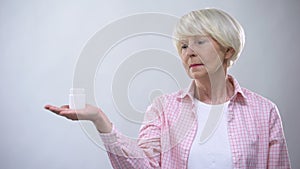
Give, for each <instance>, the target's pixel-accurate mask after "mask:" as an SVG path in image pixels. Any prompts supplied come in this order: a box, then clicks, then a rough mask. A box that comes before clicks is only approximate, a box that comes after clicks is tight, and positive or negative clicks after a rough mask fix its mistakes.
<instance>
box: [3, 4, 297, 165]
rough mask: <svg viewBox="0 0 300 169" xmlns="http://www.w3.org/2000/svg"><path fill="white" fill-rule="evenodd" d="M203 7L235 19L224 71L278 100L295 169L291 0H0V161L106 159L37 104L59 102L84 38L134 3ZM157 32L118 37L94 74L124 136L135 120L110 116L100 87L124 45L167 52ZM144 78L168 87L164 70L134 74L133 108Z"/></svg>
mask: <svg viewBox="0 0 300 169" xmlns="http://www.w3.org/2000/svg"><path fill="white" fill-rule="evenodd" d="M205 7H216V8H221V9H224V10H225V11H227V12H229V13H230V14H232V15H233V16H234V17H235V18H237V19H238V20H239V21H240V23H241V24H242V25H243V27H244V29H245V32H246V46H245V49H244V51H243V53H242V55H241V57H240V59H239V60H238V62H237V63H236V64H235V65H234V66H233V68H232V69H231V70H230V73H231V74H233V75H234V76H235V77H236V78H237V79H238V80H239V82H240V84H241V85H242V86H244V87H246V88H248V89H250V90H253V91H255V92H257V93H259V94H261V95H263V96H265V97H267V98H269V99H271V100H272V101H273V102H275V103H276V104H277V106H278V107H279V110H280V114H281V117H282V121H283V125H284V131H285V136H286V139H287V144H288V148H289V154H290V158H291V162H292V167H293V168H300V161H299V158H300V146H299V145H298V144H299V142H300V136H299V128H300V123H299V119H300V115H299V108H298V106H299V103H300V102H299V99H298V97H299V95H300V92H299V90H298V87H299V86H300V81H299V75H298V73H299V63H300V57H299V53H300V47H299V45H300V43H299V38H300V34H299V30H300V20H299V17H300V1H297V0H289V1H280V0H265V1H259V0H251V1H250V0H247V1H234V0H222V1H221V0H219V1H218V0H190V1H172V0H164V1H158V0H151V1H150V0H146V1H137V0H134V1H123V0H111V1H101V0H99V1H96V0H93V1H83V0H82V1H80V0H72V1H71V0H65V1H58V0H51V1H50V0H43V1H37V0H29V1H21V0H19V1H18V0H1V1H0V77H1V81H0V101H1V102H0V105H1V106H0V107H1V118H0V119H1V123H0V131H1V139H0V143H1V144H0V168H3V169H17V168H23V169H33V168H43V169H61V168H72V169H81V168H88V169H98V168H111V165H110V162H109V159H108V157H107V155H106V152H105V151H103V150H102V149H101V148H99V147H98V146H96V144H94V143H93V141H91V139H90V138H89V137H88V135H87V134H85V132H84V131H83V130H82V129H81V127H80V125H79V123H78V122H73V121H68V120H66V119H64V118H62V117H58V116H56V115H54V114H52V113H50V112H47V111H45V110H44V109H43V106H44V105H45V104H48V103H51V104H55V105H62V104H66V103H67V102H68V92H69V88H70V87H71V86H72V80H73V72H74V68H75V65H76V61H77V58H78V56H79V55H80V52H81V50H82V48H83V47H84V45H85V44H86V42H87V41H88V40H89V39H90V38H91V37H92V36H93V35H94V34H95V32H97V31H99V30H100V29H101V28H103V27H104V26H105V25H107V24H109V23H111V22H112V21H115V20H117V19H119V18H121V17H124V16H128V15H131V14H137V13H142V12H157V13H164V14H170V15H174V16H178V17H179V16H182V15H184V14H186V13H187V12H189V11H191V10H195V9H200V8H205ZM136 24H139V23H136ZM158 24H163V23H158ZM120 29H122V28H120ZM162 39H163V38H159V37H151V36H145V37H137V38H136V39H134V38H133V39H131V40H128V41H127V42H124V43H123V44H120V46H119V47H116V48H115V49H114V50H113V51H111V53H110V54H109V55H108V56H109V57H107V58H108V59H107V60H106V61H105V63H104V65H103V66H101V67H100V68H99V70H98V73H97V76H95V85H96V87H95V91H96V92H98V93H96V94H95V95H96V97H97V103H98V104H99V105H101V106H102V108H103V109H104V110H105V112H107V114H108V115H109V116H110V117H111V118H112V119H111V120H112V121H113V122H114V123H115V124H116V126H117V127H119V128H121V129H122V130H124V132H125V133H126V132H127V133H126V134H128V135H133V136H134V135H136V134H137V131H138V125H136V124H132V123H130V122H128V120H126V119H124V118H122V117H120V116H117V115H113V114H114V113H113V112H114V111H115V108H114V106H113V101H112V99H111V98H110V97H109V96H110V93H109V92H110V90H106V91H102V90H105V86H106V87H109V86H110V84H111V83H109V81H111V72H114V71H115V65H119V64H120V62H121V59H122V58H124V57H122V56H123V55H122V54H124V53H126V52H127V53H126V55H128V53H130V52H132V51H134V50H139V49H144V48H147V47H153V48H158V47H160V48H162V49H166V50H169V51H170V52H172V53H175V54H176V51H175V48H174V47H173V46H172V44H171V41H169V40H166V39H165V40H162ZM103 43H105V39H104V40H103ZM134 44H138V45H134ZM99 45H101V44H99ZM128 48H129V49H132V50H131V51H130V50H128ZM114 56H117V57H115V58H114ZM158 62H159V60H158ZM105 64H106V65H105ZM110 64H111V65H114V66H110ZM137 64H138V63H137ZM99 77H101V78H99ZM153 78H158V79H159V80H155V82H156V85H159V86H156V87H158V88H162V89H164V90H165V92H169V91H170V92H171V91H173V90H176V85H174V82H173V81H172V79H171V78H170V77H169V76H167V75H166V74H162V73H161V72H159V71H158V72H155V71H152V72H144V74H140V75H138V76H136V78H135V82H133V83H132V86H131V88H129V89H128V90H129V91H128V93H129V96H130V99H132V100H131V101H132V103H133V104H135V105H134V106H135V107H136V108H137V109H139V110H144V109H145V108H146V106H147V105H148V104H149V100H148V98H147V94H149V92H150V91H149V90H150V89H149V90H148V89H147V90H148V91H146V92H145V91H144V90H142V89H143V88H139V87H141V86H143V85H144V87H148V86H149V84H151V82H153ZM158 82H159V83H158ZM135 89H136V90H137V91H141V92H137V91H136V90H135ZM142 91H144V92H145V93H143V92H142ZM139 94H140V95H139ZM144 98H145V99H144ZM131 129H132V130H131Z"/></svg>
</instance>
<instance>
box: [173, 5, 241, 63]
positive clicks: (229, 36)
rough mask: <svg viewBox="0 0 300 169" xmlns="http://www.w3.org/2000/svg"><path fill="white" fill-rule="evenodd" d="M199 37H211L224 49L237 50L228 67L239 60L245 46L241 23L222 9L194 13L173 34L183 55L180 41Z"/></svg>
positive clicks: (183, 17)
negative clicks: (190, 37)
mask: <svg viewBox="0 0 300 169" xmlns="http://www.w3.org/2000/svg"><path fill="white" fill-rule="evenodd" d="M197 35H203V36H210V37H212V38H213V39H215V40H216V41H217V42H218V43H219V44H220V45H221V46H222V47H224V48H230V47H232V48H233V49H234V50H235V53H234V54H233V56H232V57H231V59H230V60H229V62H228V67H230V66H231V65H232V64H233V63H234V62H235V61H236V60H237V59H238V57H239V56H240V54H241V52H242V50H243V48H244V44H245V33H244V29H243V28H242V26H241V25H240V23H239V22H238V21H237V20H236V19H234V18H233V17H231V16H230V15H229V14H228V13H226V12H224V11H223V10H220V9H214V8H206V9H201V10H197V11H192V12H190V13H188V14H186V15H184V16H182V17H181V18H180V19H179V21H178V23H177V25H176V26H175V30H174V33H173V36H174V39H175V46H176V48H177V51H178V53H179V54H181V44H180V40H182V39H184V38H186V37H189V36H197Z"/></svg>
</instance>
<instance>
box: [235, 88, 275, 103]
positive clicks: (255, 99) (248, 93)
mask: <svg viewBox="0 0 300 169" xmlns="http://www.w3.org/2000/svg"><path fill="white" fill-rule="evenodd" d="M241 89H242V92H243V93H244V95H245V99H246V100H247V102H250V103H253V104H257V105H264V106H270V107H274V106H276V105H275V103H274V102H273V101H272V100H271V99H269V98H267V97H266V96H263V95H261V94H258V93H257V92H254V91H252V90H250V89H247V88H244V87H242V88H241Z"/></svg>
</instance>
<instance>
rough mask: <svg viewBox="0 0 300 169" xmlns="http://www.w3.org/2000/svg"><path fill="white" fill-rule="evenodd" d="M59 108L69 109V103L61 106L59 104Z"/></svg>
mask: <svg viewBox="0 0 300 169" xmlns="http://www.w3.org/2000/svg"><path fill="white" fill-rule="evenodd" d="M60 108H66V109H70V107H69V105H62V106H60Z"/></svg>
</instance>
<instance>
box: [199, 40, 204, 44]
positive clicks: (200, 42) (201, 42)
mask: <svg viewBox="0 0 300 169" xmlns="http://www.w3.org/2000/svg"><path fill="white" fill-rule="evenodd" d="M205 42H206V41H205V40H199V41H198V44H199V45H201V44H203V43H205Z"/></svg>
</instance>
